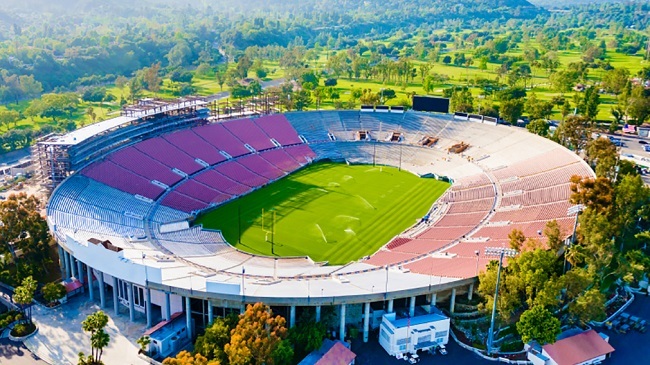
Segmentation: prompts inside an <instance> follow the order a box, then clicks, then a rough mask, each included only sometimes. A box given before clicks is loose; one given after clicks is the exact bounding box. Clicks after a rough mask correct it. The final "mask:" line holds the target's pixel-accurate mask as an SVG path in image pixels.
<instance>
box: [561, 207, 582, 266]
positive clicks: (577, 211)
mask: <svg viewBox="0 0 650 365" xmlns="http://www.w3.org/2000/svg"><path fill="white" fill-rule="evenodd" d="M583 210H585V206H584V204H577V205H574V206H572V207H569V209H567V210H566V215H568V216H572V215H575V216H576V220H575V222H574V223H573V234H572V235H571V241H568V242H567V243H566V245H565V247H564V266H563V267H562V271H563V272H566V265H567V261H566V254H567V251H568V249H569V247H571V246H572V245H573V244H574V243H576V231H577V230H578V216H579V215H580V213H581V212H582V211H583Z"/></svg>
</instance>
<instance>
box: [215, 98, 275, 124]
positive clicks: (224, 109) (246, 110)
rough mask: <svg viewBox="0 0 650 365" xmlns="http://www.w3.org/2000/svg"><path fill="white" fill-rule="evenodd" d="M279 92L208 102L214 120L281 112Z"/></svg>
mask: <svg viewBox="0 0 650 365" xmlns="http://www.w3.org/2000/svg"><path fill="white" fill-rule="evenodd" d="M280 99H281V97H280V94H279V93H268V92H267V93H264V94H262V95H259V96H253V97H250V98H247V99H228V98H226V99H220V100H214V101H212V102H210V103H209V104H208V108H209V109H210V116H211V118H212V119H215V120H225V119H234V118H246V117H253V116H259V115H267V114H274V113H281V112H282V103H281V100H280Z"/></svg>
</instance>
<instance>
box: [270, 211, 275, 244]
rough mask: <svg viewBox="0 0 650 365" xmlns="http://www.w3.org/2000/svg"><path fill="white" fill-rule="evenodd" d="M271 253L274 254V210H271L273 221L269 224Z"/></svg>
mask: <svg viewBox="0 0 650 365" xmlns="http://www.w3.org/2000/svg"><path fill="white" fill-rule="evenodd" d="M271 254H272V255H275V210H274V211H273V222H272V224H271Z"/></svg>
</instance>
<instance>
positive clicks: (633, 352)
mask: <svg viewBox="0 0 650 365" xmlns="http://www.w3.org/2000/svg"><path fill="white" fill-rule="evenodd" d="M625 313H628V314H630V315H632V316H637V317H639V318H641V319H645V320H646V321H648V320H650V297H648V296H645V295H639V294H636V298H635V300H634V302H633V303H632V305H630V307H628V308H627V309H626V310H625ZM597 330H599V331H602V332H604V333H606V334H607V335H609V336H610V340H609V343H610V344H611V345H612V346H613V347H614V350H615V351H614V354H613V355H612V357H611V358H610V359H608V360H607V361H606V362H605V364H611V365H630V364H642V363H646V362H647V361H648V359H650V346H648V343H649V342H650V331H646V333H640V332H638V331H634V330H632V331H630V332H628V333H625V334H621V333H617V332H615V331H610V330H607V329H597Z"/></svg>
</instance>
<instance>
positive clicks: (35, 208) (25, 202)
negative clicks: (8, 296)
mask: <svg viewBox="0 0 650 365" xmlns="http://www.w3.org/2000/svg"><path fill="white" fill-rule="evenodd" d="M40 206H41V204H40V202H39V200H38V199H36V197H34V196H28V195H27V194H25V193H20V194H17V195H16V194H12V195H10V196H9V197H8V198H7V199H6V200H5V201H3V202H0V221H1V222H3V224H2V225H0V253H2V254H4V255H12V256H13V257H14V262H15V263H16V271H15V273H13V275H9V276H7V275H6V273H3V280H5V282H8V283H20V282H22V281H23V279H25V278H26V277H27V276H30V275H34V276H35V277H36V278H37V279H39V280H42V279H44V278H45V275H46V273H47V272H46V265H47V264H48V263H49V262H51V259H50V253H49V252H50V251H49V243H50V242H51V240H52V238H51V236H50V233H49V229H48V226H47V222H46V221H45V219H43V217H42V216H41V215H40V213H39V212H40ZM18 250H20V251H22V257H21V259H20V260H17V257H16V256H15V252H16V251H18ZM14 285H15V284H14Z"/></svg>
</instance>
